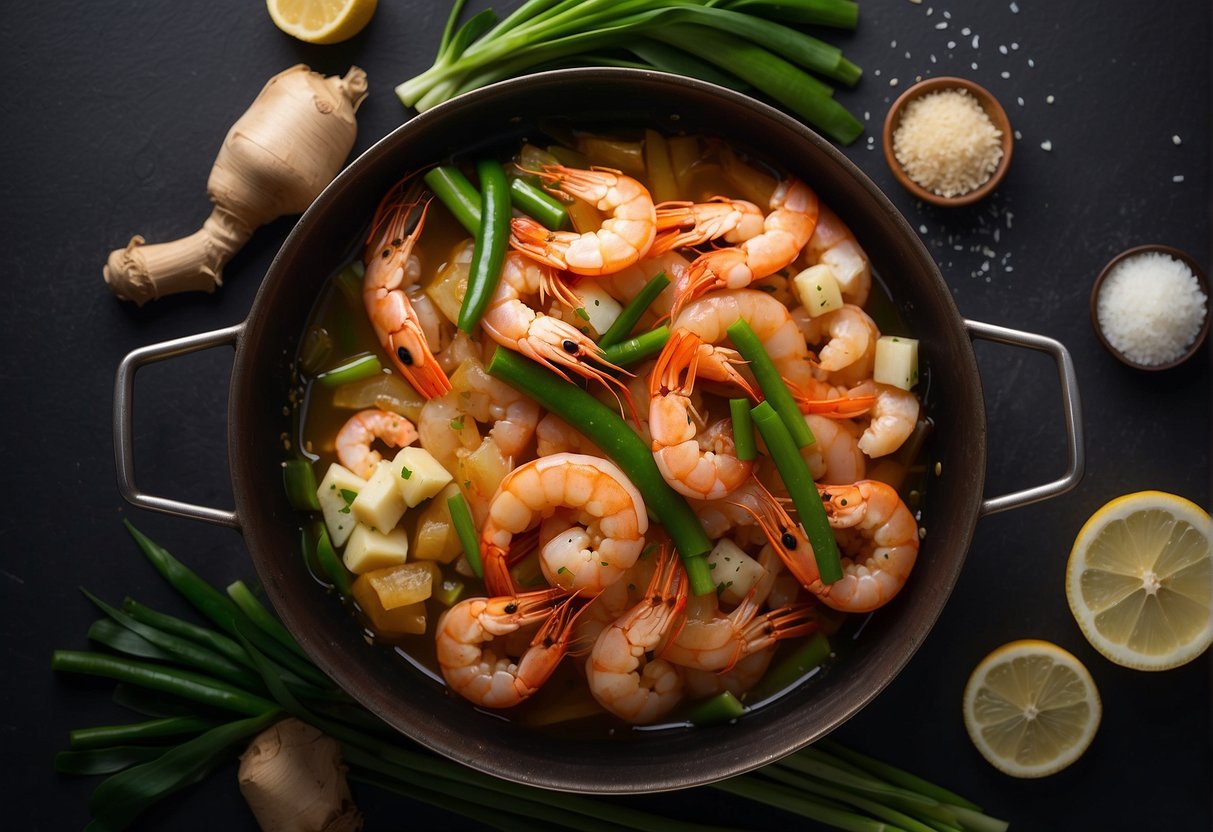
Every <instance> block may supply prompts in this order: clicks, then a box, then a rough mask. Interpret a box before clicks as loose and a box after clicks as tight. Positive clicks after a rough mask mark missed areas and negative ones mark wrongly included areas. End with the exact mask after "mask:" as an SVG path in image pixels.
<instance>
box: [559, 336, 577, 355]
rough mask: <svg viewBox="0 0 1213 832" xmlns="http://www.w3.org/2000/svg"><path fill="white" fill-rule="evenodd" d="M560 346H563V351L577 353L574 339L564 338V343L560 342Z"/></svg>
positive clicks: (570, 353) (571, 353)
mask: <svg viewBox="0 0 1213 832" xmlns="http://www.w3.org/2000/svg"><path fill="white" fill-rule="evenodd" d="M560 346H562V347H564V351H565V352H567V353H568V354H569V355H576V354H577V342H576V341H573V340H570V339H568V338H566V339H565V340H564V343H563V344H561V345H560Z"/></svg>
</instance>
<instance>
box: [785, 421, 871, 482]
mask: <svg viewBox="0 0 1213 832" xmlns="http://www.w3.org/2000/svg"><path fill="white" fill-rule="evenodd" d="M804 421H805V424H807V425H808V426H809V430H810V431H811V432H812V433H813V443H812V444H811V445H806V446H805V447H803V448H801V449H800V455H801V456H802V457H803V458H804V461H805V463H806V464H807V465H808V466H809V473H810V474H812V476H813V480H814V481H815V482H821V483H826V484H845V483H852V482H857V481H858V480H861V479H863V478H864V476H865V474H866V471H867V457H866V456H865V455H864V453H863V451H862V450H860V448H859V441H858V438H857V436H856V432H855V431H854V430H852V429H851V423H849V422H843V421H842V420H839V419H830V418H827V417H825V416H819V415H817V414H814V413H809V414H805V417H804Z"/></svg>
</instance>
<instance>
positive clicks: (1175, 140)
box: [1171, 136, 1183, 145]
mask: <svg viewBox="0 0 1213 832" xmlns="http://www.w3.org/2000/svg"><path fill="white" fill-rule="evenodd" d="M1171 144H1174V145H1180V144H1183V142H1182V141H1181V140H1180V138H1179V136H1172V137H1171Z"/></svg>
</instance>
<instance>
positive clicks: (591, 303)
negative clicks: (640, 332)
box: [574, 280, 623, 335]
mask: <svg viewBox="0 0 1213 832" xmlns="http://www.w3.org/2000/svg"><path fill="white" fill-rule="evenodd" d="M574 291H575V292H576V293H577V297H579V298H581V306H580V307H579V311H577V317H579V318H581V319H582V320H586V321H588V322H589V324H590V328H591V329H593V330H594V334H595V335H601V334H602V333H604V332H606V331H607V330H608V329H610V327H611V324H613V323H615V319H616V318H618V317H619V313H620V312H622V311H623V306H621V305H620V303H619V301H617V300H615V299H614V298H613V297H611V296H610V295H608V294H607V293H606V290H604V289H603V288H602V287H601V286H599V285H598V284H597V283H594V282H592V281H589V280H585V281H582V282H581V283H579V284H578V285H577V288H576V289H574ZM583 312H584V315H583Z"/></svg>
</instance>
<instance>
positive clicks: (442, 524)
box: [412, 483, 463, 563]
mask: <svg viewBox="0 0 1213 832" xmlns="http://www.w3.org/2000/svg"><path fill="white" fill-rule="evenodd" d="M458 493H459V486H457V485H455V484H454V483H450V484H448V485H447V486H446V487H445V488H443V489H442V490H441V491H439V492H438V493H437V494H435V495H434V499H432V500H430V501H429V503H427V504H426V505H425V506H424V507H423V508H422V509H421V513H420V515H418V517H417V527H416V529H415V530H414V532H413V549H412V554H413V559H414V560H436V561H440V562H442V563H450V562H451V561H453V560H454V559H455V558H456V557H458V556H459V553H460V552H462V551H463V548H462V547H461V546H460V544H459V535H457V534H455V524H454V523H452V522H451V510H450V508H448V507H447V504H446V501H447V500H449V499H450V498H451V497H454V496H455V495H456V494H458Z"/></svg>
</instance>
